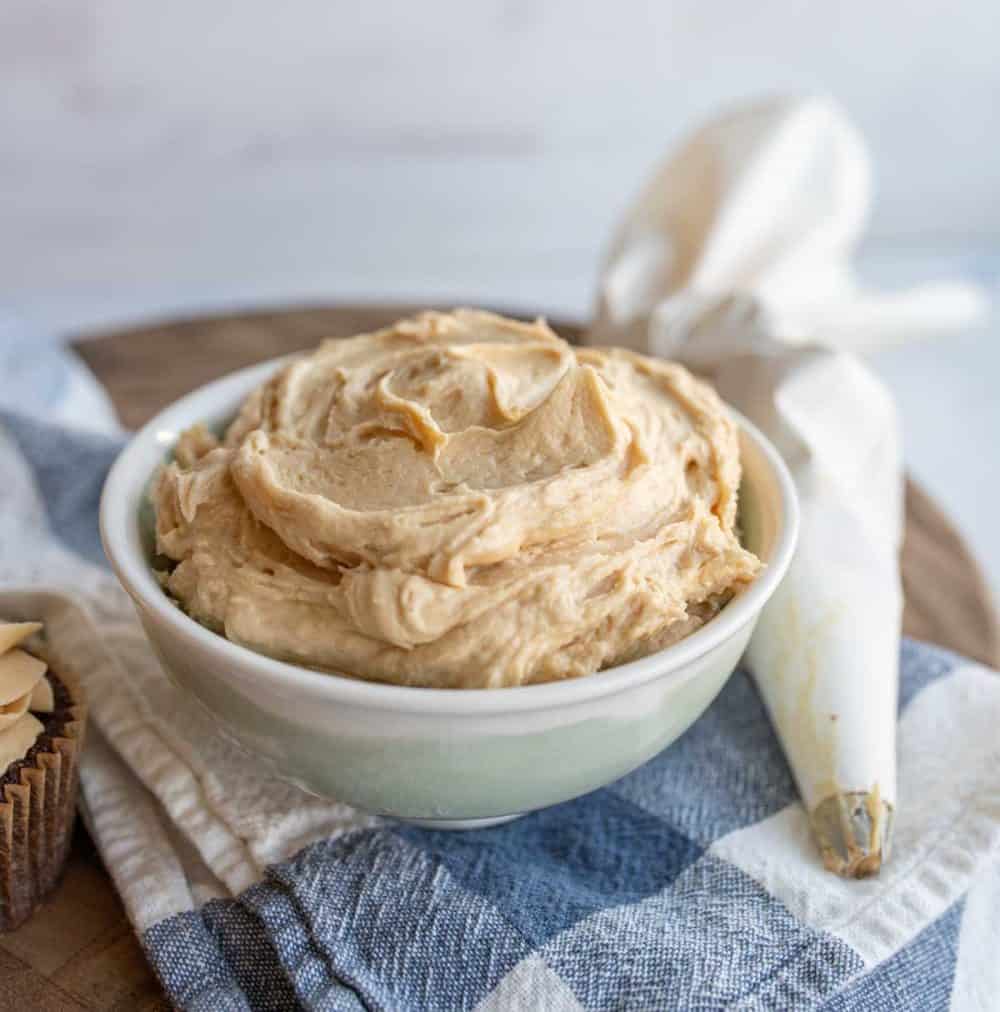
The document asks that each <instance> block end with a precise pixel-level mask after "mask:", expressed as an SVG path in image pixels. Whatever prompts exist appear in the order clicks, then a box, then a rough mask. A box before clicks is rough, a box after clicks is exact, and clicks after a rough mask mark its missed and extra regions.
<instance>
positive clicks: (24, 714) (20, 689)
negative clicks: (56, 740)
mask: <svg viewBox="0 0 1000 1012" xmlns="http://www.w3.org/2000/svg"><path fill="white" fill-rule="evenodd" d="M41 628H42V626H41V623H40V622H0V648H2V652H0V774H2V773H3V771H4V770H5V769H6V768H7V767H8V766H9V765H10V764H11V763H13V762H17V761H18V760H19V759H23V758H24V757H25V756H26V755H27V754H28V751H29V749H30V748H31V746H32V745H34V744H35V741H36V740H37V738H38V736H39V734H41V732H42V725H41V723H40V722H39V721H38V720H37V718H35V717H34V716H32V711H34V712H35V713H51V712H52V710H53V708H54V705H55V700H54V696H53V692H52V685H51V683H50V682H49V680H48V679H47V678H46V677H45V674H46V672H47V671H48V666H47V665H46V664H45V662H44V661H42V660H39V659H38V658H37V657H35V656H34V655H33V654H29V653H28V652H27V651H26V650H22V649H21V648H20V646H19V644H20V643H22V642H24V640H25V639H27V637H28V636H31V635H32V634H34V633H37V632H38V631H39V630H40V629H41Z"/></svg>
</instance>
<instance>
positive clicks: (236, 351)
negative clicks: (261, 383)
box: [0, 305, 1000, 1012]
mask: <svg viewBox="0 0 1000 1012" xmlns="http://www.w3.org/2000/svg"><path fill="white" fill-rule="evenodd" d="M413 308H414V307H412V306H400V305H396V306H384V305H381V306H375V305H371V306H329V307H325V306H324V307H312V308H304V309H303V308H293V309H285V310H277V311H272V312H255V313H241V314H228V315H225V316H217V317H198V318H195V319H189V320H181V321H171V322H167V323H161V324H157V325H155V326H146V327H142V328H135V329H131V330H127V331H120V332H118V333H114V334H110V335H103V334H93V335H87V336H86V337H83V338H81V340H80V341H78V342H77V344H76V349H77V351H78V352H79V354H80V356H81V357H82V358H83V360H84V361H85V362H86V363H87V364H88V365H89V366H90V368H91V369H92V370H93V372H94V374H95V375H96V376H97V377H98V379H99V380H100V381H101V382H102V383H103V384H104V385H105V387H106V388H107V390H108V391H109V393H110V395H111V399H112V401H113V402H114V405H115V408H116V409H117V411H118V414H119V416H120V417H121V419H122V421H123V422H124V424H125V425H127V426H129V427H130V428H134V427H136V426H139V425H141V424H142V423H143V422H145V421H146V420H147V419H148V418H149V417H150V416H151V415H153V414H155V413H156V412H157V411H159V410H160V408H162V407H164V406H165V405H167V404H169V403H170V402H171V401H173V400H174V399H176V398H177V397H179V396H180V395H181V394H183V393H186V392H187V391H189V390H191V389H193V388H194V387H196V386H199V385H201V384H202V383H205V382H207V381H208V380H211V379H215V378H216V377H218V376H222V375H224V374H225V373H228V372H231V371H232V370H234V369H238V368H240V367H242V366H245V365H250V364H252V363H254V362H258V361H260V360H262V359H265V358H271V357H273V356H276V355H281V354H284V353H286V352H291V351H298V350H301V349H303V348H308V347H311V346H312V345H314V344H316V343H317V342H318V341H319V340H320V339H321V338H323V337H334V336H346V335H349V334H356V333H360V332H362V331H365V330H370V329H372V328H375V327H379V326H383V325H385V324H387V323H390V322H391V321H393V320H395V319H398V318H399V317H400V316H403V315H406V314H407V313H409V312H412V311H413ZM515 315H516V314H515ZM555 326H556V329H557V330H559V331H560V332H561V333H563V334H564V336H566V337H569V338H571V339H572V338H573V337H574V336H576V335H577V334H578V333H579V330H578V328H576V327H573V326H570V325H561V324H558V323H556V324H555ZM901 565H902V574H903V588H904V592H905V597H906V610H905V615H904V628H905V631H906V632H907V634H908V635H910V636H914V637H917V638H918V639H923V640H928V641H930V642H932V643H939V644H941V645H943V646H947V647H950V648H951V649H953V650H957V651H959V652H961V653H964V654H966V655H967V656H969V657H975V658H977V659H979V660H982V661H984V662H986V663H988V664H993V665H996V664H997V663H998V660H1000V645H998V633H997V617H996V613H995V611H994V609H993V606H992V604H991V601H990V596H989V593H988V591H987V589H986V585H985V583H984V581H983V579H982V576H981V574H980V572H979V569H978V567H977V566H976V563H975V561H974V560H973V558H972V556H971V555H970V553H969V551H968V549H967V548H966V547H965V545H964V544H963V543H962V540H961V538H960V537H959V536H958V535H957V534H956V533H955V531H954V529H953V528H952V527H951V525H950V524H949V523H948V521H947V519H946V518H945V517H944V516H943V515H942V513H941V511H940V510H939V509H938V508H937V506H935V504H934V503H933V502H932V501H931V500H930V499H929V498H928V496H927V495H926V494H925V493H924V492H922V491H921V490H920V489H919V488H918V487H917V486H916V485H914V484H913V483H912V482H907V489H906V540H905V543H904V546H903V554H902V563H901ZM167 1007H168V1005H167V1004H166V1002H165V1000H164V998H163V996H162V992H161V991H160V988H159V986H158V984H157V982H156V979H155V977H154V976H153V974H152V973H151V971H150V970H149V968H148V966H147V964H146V961H145V959H144V957H143V955H142V950H141V949H140V947H139V945H138V943H137V942H136V940H135V937H134V936H133V934H132V931H131V928H130V926H129V924H128V921H127V919H126V917H125V913H124V910H123V909H122V906H121V903H120V902H119V900H118V898H117V896H116V895H115V892H114V889H113V887H112V885H111V881H110V879H109V878H108V876H107V873H106V872H105V871H104V869H103V867H102V866H101V863H100V858H99V857H98V855H97V852H96V850H95V849H94V847H93V844H92V843H91V841H90V840H89V838H88V837H87V834H86V832H85V831H84V830H83V829H82V828H80V829H78V831H77V836H76V840H75V842H74V847H73V851H72V854H71V857H70V862H69V866H68V868H67V871H66V875H65V877H64V879H63V882H62V884H61V885H60V887H59V888H58V890H57V891H56V893H55V895H54V896H53V897H52V898H51V899H50V900H49V901H48V902H47V903H46V904H45V906H44V907H43V908H42V909H41V910H40V911H39V912H38V913H37V914H36V915H35V917H34V918H33V919H32V920H31V921H30V922H29V923H28V924H26V925H25V926H24V927H23V928H21V929H20V930H19V931H17V932H14V933H13V934H10V935H6V936H0V1012H6V1010H8V1009H9V1010H17V1012H28V1010H36V1009H37V1010H44V1012H48V1010H62V1009H121V1010H140V1009H142V1010H150V1009H161V1008H167Z"/></svg>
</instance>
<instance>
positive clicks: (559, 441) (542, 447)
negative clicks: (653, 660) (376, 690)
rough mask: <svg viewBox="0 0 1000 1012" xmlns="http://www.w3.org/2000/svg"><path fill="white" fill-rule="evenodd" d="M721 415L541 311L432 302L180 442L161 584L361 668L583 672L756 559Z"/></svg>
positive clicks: (707, 602) (507, 677)
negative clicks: (439, 309)
mask: <svg viewBox="0 0 1000 1012" xmlns="http://www.w3.org/2000/svg"><path fill="white" fill-rule="evenodd" d="M739 478H740V464H739V453H738V445H737V431H736V428H735V425H734V423H733V422H732V421H731V420H730V418H729V416H728V414H727V412H726V410H725V408H724V406H723V405H722V403H721V402H720V401H719V399H718V397H717V396H716V395H715V393H714V392H713V391H712V390H711V389H710V388H709V387H707V386H706V385H705V384H704V383H701V382H699V381H698V380H696V379H694V377H692V376H691V375H690V374H689V373H688V372H687V371H686V370H684V369H683V368H682V367H680V366H678V365H675V364H671V363H669V362H663V361H657V360H653V359H649V358H644V357H642V356H639V355H635V354H632V353H630V352H626V351H622V350H617V349H576V348H573V347H571V346H570V345H568V344H567V343H566V342H564V341H562V340H561V339H560V338H559V337H557V336H556V335H555V334H554V333H553V332H552V331H551V330H550V329H549V328H548V327H547V326H546V325H545V324H544V323H543V322H541V321H539V322H536V323H532V324H526V323H519V322H516V321H513V320H508V319H504V318H502V317H499V316H494V315H492V314H489V313H483V312H476V311H471V310H459V311H456V312H454V313H451V314H442V313H425V314H422V315H420V316H418V317H416V318H413V319H409V320H404V321H401V322H399V323H397V324H395V325H394V326H392V327H389V328H387V329H385V330H381V331H378V332H376V333H373V334H364V335H361V336H358V337H353V338H349V339H345V340H330V341H327V342H325V343H323V344H322V345H320V347H319V348H318V349H317V350H316V351H315V352H313V353H312V354H310V355H306V356H304V357H302V358H299V359H297V360H295V361H294V362H292V363H291V364H290V365H287V366H285V367H284V368H283V369H281V370H280V371H279V372H277V373H276V374H275V375H274V376H273V377H272V378H271V379H270V380H268V381H267V382H266V383H264V384H263V385H262V386H261V387H259V388H258V389H257V390H255V391H254V392H253V393H252V394H251V395H250V396H249V397H248V398H247V400H246V402H245V403H244V404H243V406H242V408H241V410H240V412H239V414H238V416H237V417H236V419H235V420H234V421H233V423H232V424H231V425H230V427H229V429H228V431H227V432H226V433H225V436H224V438H223V439H222V440H221V441H220V440H219V439H217V438H215V437H214V436H212V435H211V434H210V433H208V432H207V431H206V430H205V429H204V428H202V427H196V428H195V429H192V430H190V431H189V432H187V433H185V434H184V436H183V437H182V438H181V440H180V442H179V444H178V446H177V450H176V458H175V461H174V462H173V463H172V464H170V465H169V466H168V467H167V468H166V469H165V470H164V471H163V473H162V474H161V476H160V478H159V481H158V483H157V485H156V489H155V493H154V500H155V505H156V509H157V542H158V550H159V552H160V553H162V554H163V555H165V556H167V557H168V558H169V559H171V560H174V561H175V562H176V565H175V566H174V567H173V568H172V570H171V571H170V572H169V575H167V576H165V578H164V579H165V584H166V587H167V589H168V591H169V592H170V593H171V594H172V595H173V596H174V597H176V598H177V600H178V601H179V602H180V603H181V604H182V605H183V606H184V607H185V608H186V609H187V610H188V612H189V613H190V614H191V615H192V616H193V617H195V618H196V619H199V620H200V621H202V622H204V623H206V624H208V625H209V626H211V627H213V628H215V629H217V630H219V631H221V632H223V633H224V634H225V635H226V636H228V637H229V638H230V639H232V640H234V641H236V642H239V643H242V644H245V645H247V646H249V647H252V648H254V649H257V650H260V651H262V652H265V653H268V654H271V655H273V656H277V657H282V658H285V659H289V660H293V661H297V662H300V663H304V664H307V665H311V666H316V667H321V668H329V669H332V670H336V671H341V672H344V673H347V674H351V675H355V676H358V677H361V678H369V679H376V680H381V681H389V682H396V683H400V684H407V685H423V686H434V687H499V686H507V685H519V684H526V683H531V682H538V681H548V680H553V679H559V678H568V677H574V676H578V675H585V674H588V673H590V672H593V671H596V670H597V669H599V668H601V667H606V666H608V665H611V664H615V663H619V662H622V661H624V660H627V659H631V658H633V657H636V656H639V655H642V654H644V653H648V652H650V651H652V650H655V649H658V648H660V647H662V646H665V645H667V644H669V643H671V642H673V641H675V640H677V639H679V638H680V637H681V636H684V635H686V634H687V633H689V632H691V631H692V630H693V629H695V628H697V626H699V625H701V624H702V623H703V622H705V621H706V620H707V619H708V618H710V617H711V616H712V615H713V614H715V612H716V611H717V610H718V609H719V608H720V607H721V606H722V605H723V604H724V603H725V601H726V600H727V599H728V598H729V597H730V596H731V595H732V594H733V593H735V592H738V591H739V590H740V589H741V588H742V587H744V586H745V585H746V584H747V583H748V582H750V581H751V580H752V579H753V577H754V575H755V573H756V572H757V570H758V568H759V563H758V561H757V559H756V558H755V557H754V556H753V555H751V554H750V553H749V552H747V551H746V550H744V549H743V548H742V547H741V546H740V544H739V541H738V538H737V536H736V531H735V521H736V493H737V487H738V485H739Z"/></svg>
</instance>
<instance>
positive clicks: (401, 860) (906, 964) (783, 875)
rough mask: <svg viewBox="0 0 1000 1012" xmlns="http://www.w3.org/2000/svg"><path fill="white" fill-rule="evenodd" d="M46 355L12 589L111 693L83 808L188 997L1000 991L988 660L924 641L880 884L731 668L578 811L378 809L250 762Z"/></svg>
mask: <svg viewBox="0 0 1000 1012" xmlns="http://www.w3.org/2000/svg"><path fill="white" fill-rule="evenodd" d="M3 351H4V349H3V345H2V343H0V360H2V358H3ZM18 354H19V361H22V360H23V359H22V358H21V357H20V356H21V355H22V354H23V351H22V352H19V353H18ZM46 357H47V359H48V362H49V366H47V367H43V366H39V370H40V372H39V373H38V375H39V376H42V377H43V379H44V382H43V383H40V384H37V385H36V386H35V387H34V391H35V393H36V395H34V396H25V397H23V398H22V401H21V403H19V404H17V405H12V404H11V403H10V401H9V400H8V401H7V403H6V404H3V403H2V401H0V408H3V407H5V408H6V409H7V410H4V411H3V412H2V413H0V511H2V521H0V584H3V585H10V584H11V583H19V584H21V585H24V584H37V583H39V582H44V583H46V584H50V585H52V584H54V585H56V586H57V587H59V588H60V589H61V590H62V591H66V592H71V593H72V597H63V596H58V595H57V596H39V597H38V598H37V602H38V607H39V609H41V610H44V612H45V616H44V617H45V618H46V619H47V620H48V621H49V623H50V629H51V632H52V634H53V636H55V637H58V638H59V641H60V643H61V644H62V645H63V646H64V647H65V649H67V650H72V651H73V655H74V658H75V660H76V662H77V664H78V666H79V667H80V668H81V669H82V672H83V674H84V676H85V679H86V682H87V686H88V690H89V693H90V696H91V700H92V703H93V715H94V724H95V728H94V731H95V732H96V733H95V734H93V736H92V743H91V745H90V747H89V750H88V754H87V756H86V757H85V758H86V761H85V764H84V768H83V788H84V795H85V806H86V814H87V818H88V821H89V823H90V825H91V828H92V830H93V833H94V836H95V838H96V840H97V842H98V845H99V847H100V849H101V852H102V854H103V856H104V858H105V861H106V862H107V864H108V866H109V868H110V870H111V873H112V875H113V876H114V878H115V881H116V883H117V885H118V888H119V889H120V891H121V893H122V896H123V898H124V900H125V903H126V905H127V907H128V910H129V912H130V915H131V917H132V919H133V921H134V923H135V925H136V929H137V931H138V932H139V934H140V937H141V939H142V942H143V944H144V946H145V949H146V952H147V954H148V956H149V958H150V960H151V962H152V964H153V965H154V967H155V968H156V970H157V972H158V974H159V975H160V978H161V980H162V981H163V984H164V986H165V988H166V989H167V991H168V993H169V995H170V997H171V998H172V1000H173V1001H174V1002H175V1003H176V1004H177V1005H178V1006H179V1007H182V1008H185V1009H202V1010H210V1012H217V1010H225V1009H262V1010H263V1009H294V1008H299V1007H302V1008H322V1009H362V1008H376V1009H460V1008H481V1009H522V1008H523V1009H578V1008H581V1007H584V1008H598V1009H603V1008H630V1009H685V1010H686V1009H705V1010H708V1009H735V1008H740V1009H816V1008H819V1009H825V1010H840V1009H864V1010H869V1009H871V1010H882V1009H940V1008H946V1007H948V1006H949V1004H950V1005H951V1007H953V1008H955V1009H990V1008H997V1007H1000V958H998V957H1000V738H998V736H997V734H996V727H997V724H998V722H1000V679H998V678H997V677H996V675H995V674H994V673H993V672H990V671H987V670H986V669H984V668H982V667H980V666H977V665H974V664H971V663H969V662H966V661H964V660H962V659H961V658H959V657H956V656H954V655H952V654H949V653H946V652H944V651H941V650H938V649H935V648H933V647H929V646H926V645H923V644H918V643H913V642H907V643H904V646H903V650H902V658H901V659H902V685H901V701H900V723H899V776H900V784H899V816H898V823H897V833H896V845H895V853H894V854H893V857H892V859H891V861H890V862H889V863H888V865H887V866H886V867H885V868H884V869H883V872H882V874H881V876H880V877H879V878H878V879H875V880H868V881H863V882H854V881H845V880H842V879H838V878H836V877H834V876H832V875H830V874H829V873H828V872H826V871H824V870H823V868H822V867H821V864H820V862H819V859H818V857H817V856H816V853H815V848H814V846H813V844H812V842H811V840H810V838H809V831H808V826H807V823H806V817H805V814H804V812H803V810H802V808H801V806H800V804H799V803H798V801H797V799H796V792H795V789H794V785H793V782H792V779H791V777H790V775H789V772H788V768H787V766H786V763H785V760H784V758H783V755H782V752H781V749H780V747H779V745H778V743H777V741H776V739H775V736H774V734H773V732H772V730H771V727H770V725H769V723H768V721H767V718H766V715H765V712H764V710H763V708H762V705H761V703H760V700H759V698H758V696H757V693H756V691H755V689H754V686H753V684H752V682H751V681H750V680H749V678H748V677H747V676H746V675H745V674H744V673H743V672H740V671H738V672H737V673H736V674H735V675H734V676H733V678H732V679H731V681H730V682H729V683H728V685H727V686H726V688H725V689H724V690H723V692H722V694H721V695H720V696H719V698H718V699H717V700H716V702H715V703H714V704H713V705H712V706H711V707H710V709H709V710H708V711H707V713H706V714H705V715H704V716H703V717H702V718H701V719H700V720H699V721H698V722H697V723H696V724H695V725H694V726H693V727H692V728H691V729H690V730H689V731H688V732H687V733H686V734H685V735H684V736H683V737H682V738H681V739H680V740H679V741H678V742H677V743H676V744H674V745H673V746H671V747H670V748H669V749H667V750H666V751H665V752H663V753H662V754H661V755H659V756H658V757H656V758H655V759H654V760H652V761H651V762H650V763H648V764H647V765H646V766H644V767H643V768H642V769H640V770H637V771H636V772H634V773H632V774H630V775H629V776H627V777H625V778H624V779H623V780H621V781H619V782H617V783H615V784H613V785H611V786H610V787H607V788H605V789H603V790H600V791H597V792H595V793H593V794H590V795H588V796H586V797H584V798H580V799H578V800H576V801H572V802H569V803H567V804H563V805H560V806H557V807H555V808H552V809H549V810H547V811H543V812H539V813H536V814H534V815H530V816H527V817H525V818H523V819H521V820H519V821H516V822H514V823H511V824H509V825H506V826H502V827H499V828H494V829H486V830H480V831H476V832H469V833H451V834H449V833H443V832H435V831H430V830H424V829H415V828H412V827H408V826H404V825H400V824H395V823H390V822H382V821H380V820H376V819H372V818H369V817H366V816H363V815H360V814H359V813H357V812H354V811H352V810H350V809H348V808H346V807H344V806H340V805H336V804H332V803H329V802H324V801H320V800H318V799H315V798H311V797H306V796H304V795H302V794H300V793H298V792H297V791H296V790H295V789H294V788H291V787H289V786H287V785H284V784H282V783H280V782H278V781H275V780H273V779H271V778H269V777H268V776H267V775H266V774H263V773H260V772H259V771H257V770H255V769H253V768H252V767H250V766H248V765H247V762H246V760H245V759H243V758H242V757H241V756H240V755H238V754H237V753H235V752H233V750H231V749H230V747H229V746H227V745H226V744H225V743H224V742H221V741H219V740H218V739H217V738H216V737H215V736H214V735H213V734H212V732H211V728H210V726H209V725H207V724H206V722H205V718H204V717H203V716H202V715H201V713H200V711H199V710H198V709H196V708H194V707H192V706H191V705H190V704H189V703H188V702H187V701H186V700H185V699H184V698H183V697H181V696H180V695H179V694H178V693H177V691H176V690H174V689H173V688H172V687H171V686H170V685H169V684H168V683H167V681H166V679H165V678H164V677H163V675H162V674H161V673H160V671H159V669H158V668H157V666H156V664H155V661H154V660H153V659H152V657H151V656H150V654H149V651H148V648H147V647H146V645H145V642H144V640H143V637H142V634H141V632H140V631H139V629H138V627H137V625H136V623H135V620H134V618H133V616H132V613H131V608H130V605H129V603H128V601H127V600H126V599H125V598H124V595H123V594H122V593H121V591H120V590H119V589H118V588H117V585H116V583H115V581H114V580H113V578H112V577H111V575H110V573H109V572H108V570H107V569H106V568H105V567H104V566H103V564H102V562H101V556H100V549H99V546H98V543H97V533H96V515H95V510H96V505H97V494H98V491H99V488H100V485H101V482H102V479H103V475H104V473H105V472H106V470H107V467H108V466H109V464H110V462H111V460H112V457H113V455H114V453H115V451H116V449H117V447H118V445H119V442H120V438H121V437H120V435H119V434H117V433H116V432H115V431H114V430H113V426H111V425H110V424H109V425H107V426H106V429H107V431H106V432H105V433H104V434H101V433H96V432H93V431H89V432H85V431H82V430H81V429H74V428H72V427H67V426H66V425H63V426H62V427H55V426H53V425H51V424H49V423H48V422H46V421H42V420H40V419H38V418H34V419H32V418H31V417H29V416H28V415H27V414H25V411H26V410H34V409H36V408H41V412H42V414H44V415H46V416H48V417H49V418H51V417H53V416H58V417H59V418H61V419H62V421H63V422H71V421H72V419H73V416H74V413H75V412H78V411H82V412H83V413H84V414H85V415H86V417H87V420H88V421H89V422H90V423H91V428H93V427H94V426H95V425H96V423H97V422H98V421H99V420H100V416H101V410H100V403H101V402H100V397H99V392H98V391H96V390H95V389H93V388H88V387H87V384H86V382H85V380H84V378H83V376H84V374H83V373H82V372H79V371H77V370H75V369H74V367H73V366H72V364H71V363H70V361H69V360H68V359H64V358H62V357H60V356H59V355H58V354H56V353H54V352H47V353H46ZM2 365H3V362H2V361H0V366H2ZM34 382H35V380H34V379H32V383H34ZM4 395H6V390H5V391H4ZM74 405H76V407H74ZM12 407H13V408H16V409H17V410H11V409H12ZM0 606H2V600H0ZM95 624H96V626H97V628H99V630H100V631H99V633H98V632H95V631H94V628H95Z"/></svg>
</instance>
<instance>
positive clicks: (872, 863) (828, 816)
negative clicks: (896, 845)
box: [809, 786, 894, 878]
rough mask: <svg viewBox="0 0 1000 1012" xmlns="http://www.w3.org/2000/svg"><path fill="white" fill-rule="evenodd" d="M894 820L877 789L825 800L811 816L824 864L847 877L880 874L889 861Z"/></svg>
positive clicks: (851, 792) (833, 795)
mask: <svg viewBox="0 0 1000 1012" xmlns="http://www.w3.org/2000/svg"><path fill="white" fill-rule="evenodd" d="M893 817H894V812H893V808H892V805H890V804H889V803H888V802H887V801H883V800H882V798H881V796H880V795H879V791H878V787H877V786H876V788H875V789H874V790H872V791H846V792H843V793H840V792H838V793H837V794H831V795H830V796H829V797H827V798H824V799H823V800H822V801H821V802H820V803H819V804H818V805H817V806H816V807H815V808H814V809H813V810H812V812H811V813H810V815H809V822H810V824H811V825H812V830H813V833H814V834H815V836H816V842H817V844H818V845H819V850H820V854H821V855H822V857H823V864H824V865H825V866H826V868H827V869H828V870H829V871H832V872H834V873H835V874H837V875H842V876H843V877H844V878H868V877H869V876H871V875H877V874H878V873H879V869H880V868H881V867H882V862H883V861H886V860H888V858H889V849H890V847H891V845H892V824H893Z"/></svg>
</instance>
